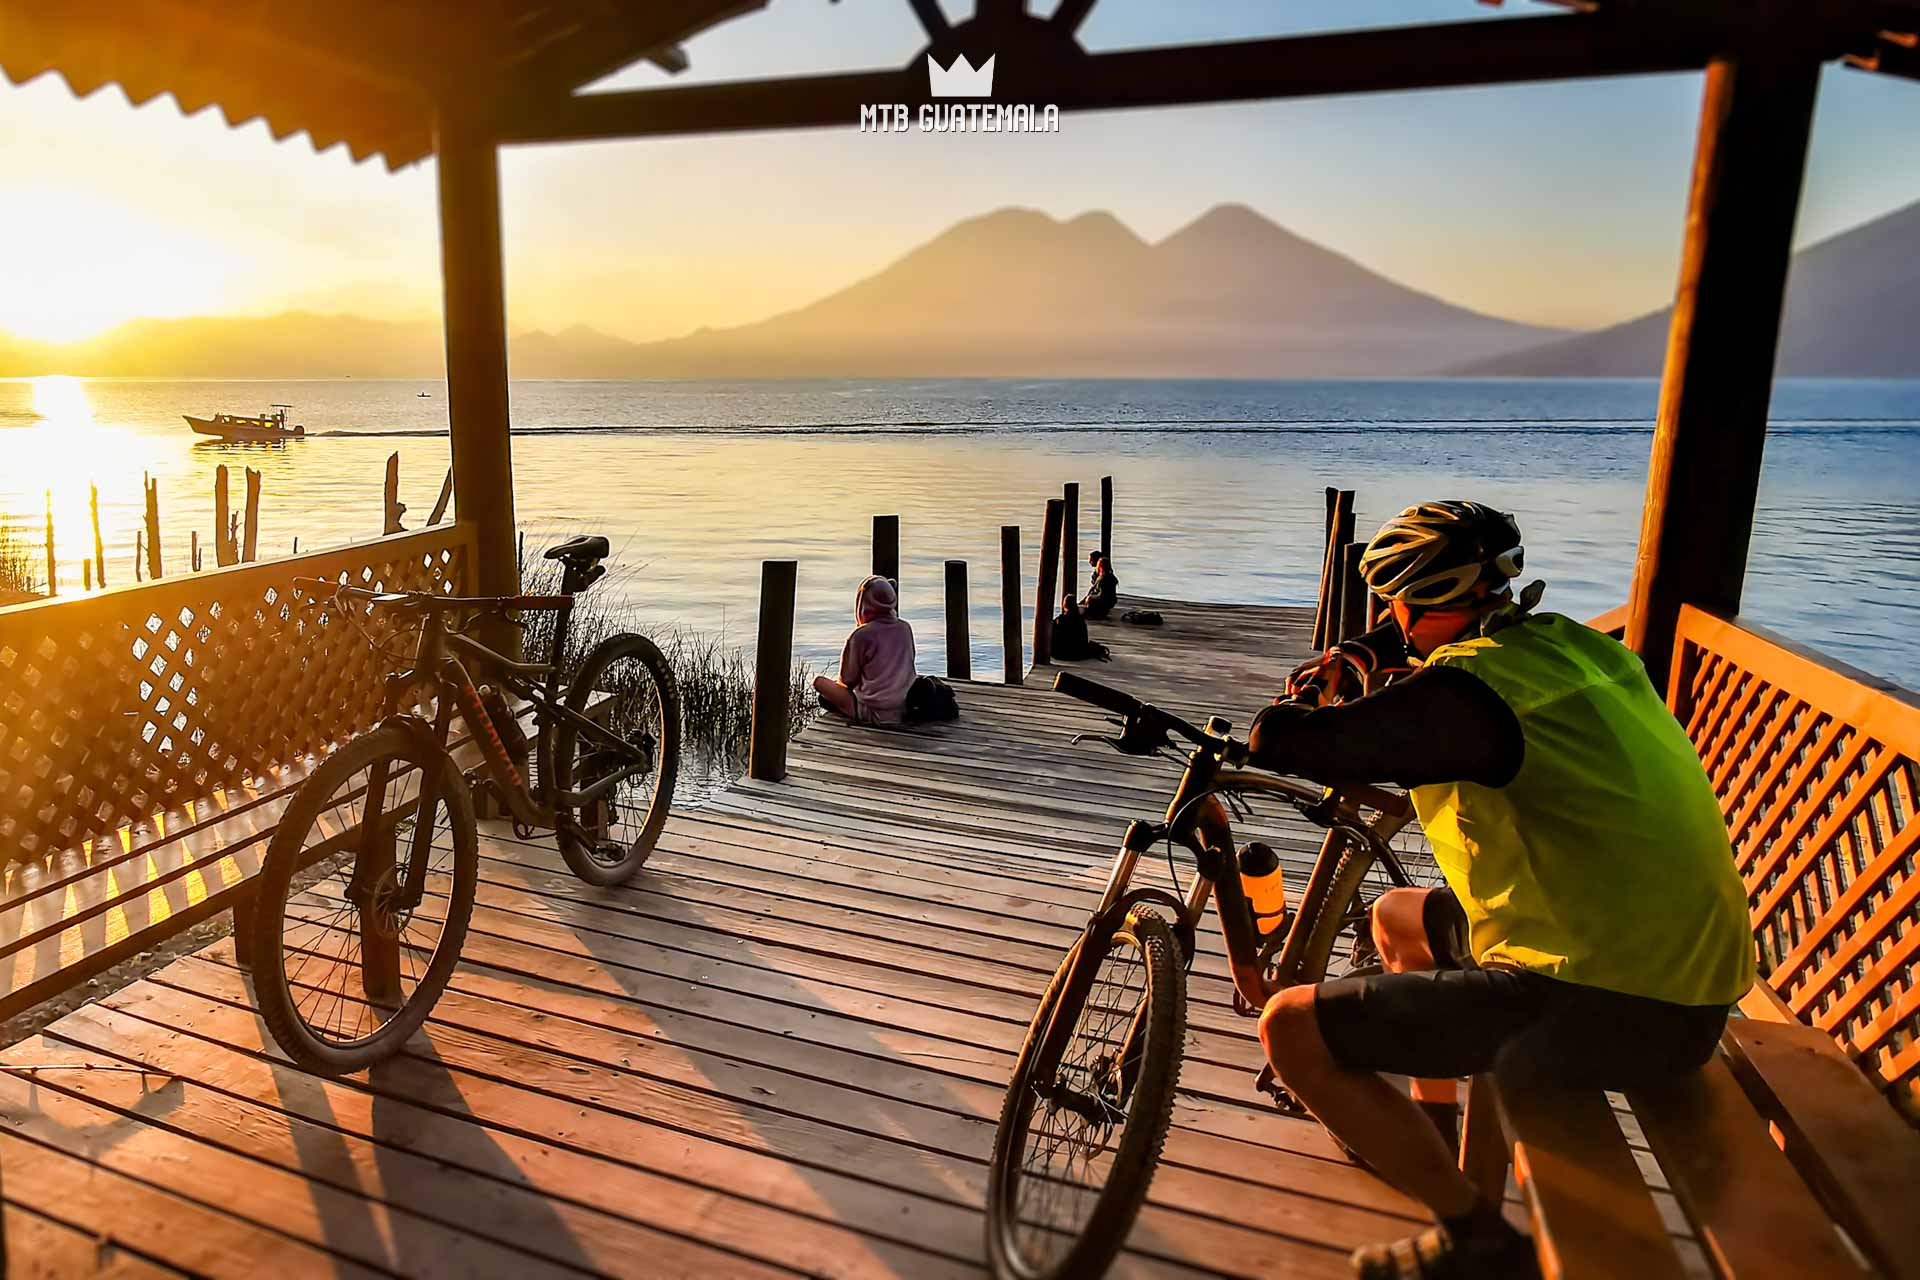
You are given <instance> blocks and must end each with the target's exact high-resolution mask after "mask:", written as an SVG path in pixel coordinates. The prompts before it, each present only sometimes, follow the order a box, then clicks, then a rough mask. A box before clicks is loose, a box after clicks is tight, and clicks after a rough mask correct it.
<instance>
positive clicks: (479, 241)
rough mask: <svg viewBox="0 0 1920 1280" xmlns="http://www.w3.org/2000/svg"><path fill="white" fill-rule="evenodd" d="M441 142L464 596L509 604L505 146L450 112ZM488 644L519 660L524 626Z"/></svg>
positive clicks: (516, 576)
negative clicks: (465, 534)
mask: <svg viewBox="0 0 1920 1280" xmlns="http://www.w3.org/2000/svg"><path fill="white" fill-rule="evenodd" d="M434 135H435V136H434V143H435V146H434V150H435V152H436V153H437V157H438V159H437V163H436V166H435V168H436V173H437V175H438V181H439V196H440V275H441V283H442V287H443V294H444V304H443V308H442V314H443V315H444V316H445V317H446V331H447V417H448V424H449V427H450V435H451V443H452V447H453V493H454V508H455V513H456V515H457V516H458V518H459V519H461V520H465V521H467V522H469V523H470V524H471V525H472V526H473V531H474V549H473V559H472V563H471V565H470V567H469V573H468V581H466V582H465V583H463V584H462V587H461V589H462V590H465V591H470V592H472V593H473V594H475V595H483V596H510V595H514V594H516V593H517V592H518V591H519V590H520V569H519V565H518V564H517V563H516V562H515V560H514V554H513V534H514V518H513V448H512V445H513V442H512V437H511V435H510V434H509V428H508V415H507V311H506V290H505V286H504V284H503V282H502V272H501V265H500V157H499V147H498V144H497V143H496V141H495V140H494V138H493V137H492V136H491V134H489V133H488V132H487V130H486V128H485V127H484V126H483V125H482V124H481V123H480V122H479V121H478V119H477V118H475V117H470V116H465V115H461V114H459V113H458V112H457V111H455V110H451V109H448V108H445V107H443V108H442V110H441V112H440V114H439V116H438V117H436V119H435V122H434ZM481 638H482V639H484V640H485V641H486V642H488V643H490V644H492V645H493V646H494V647H495V648H496V649H497V650H499V651H500V652H502V653H505V654H506V655H507V656H508V657H517V656H518V655H519V653H520V634H519V628H517V627H514V626H511V625H509V624H507V623H506V622H505V621H504V620H502V621H501V622H499V623H498V624H493V625H488V626H486V627H484V628H483V633H482V636H481Z"/></svg>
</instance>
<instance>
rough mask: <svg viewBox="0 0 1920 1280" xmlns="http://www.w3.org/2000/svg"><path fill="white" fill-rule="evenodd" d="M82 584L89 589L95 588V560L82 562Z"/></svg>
mask: <svg viewBox="0 0 1920 1280" xmlns="http://www.w3.org/2000/svg"><path fill="white" fill-rule="evenodd" d="M80 584H81V586H83V587H84V588H85V589H86V590H88V591H91V590H93V561H91V560H82V561H81V562H80Z"/></svg>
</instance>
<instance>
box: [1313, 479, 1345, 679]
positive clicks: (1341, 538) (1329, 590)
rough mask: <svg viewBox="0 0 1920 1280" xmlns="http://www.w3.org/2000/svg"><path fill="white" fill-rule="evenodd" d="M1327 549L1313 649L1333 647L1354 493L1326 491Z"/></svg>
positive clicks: (1316, 609)
mask: <svg viewBox="0 0 1920 1280" xmlns="http://www.w3.org/2000/svg"><path fill="white" fill-rule="evenodd" d="M1326 538H1327V541H1326V546H1325V551H1324V552H1323V554H1322V556H1321V560H1320V600H1319V603H1318V604H1317V605H1316V606H1315V608H1314V614H1313V647H1314V648H1315V649H1316V650H1318V649H1326V648H1330V647H1331V646H1332V645H1333V644H1334V643H1335V642H1334V639H1333V631H1334V627H1335V625H1336V623H1337V622H1338V614H1336V613H1335V612H1334V609H1333V605H1334V601H1335V598H1336V597H1337V595H1338V593H1339V589H1340V586H1339V570H1340V558H1339V557H1340V548H1342V547H1344V546H1346V545H1347V543H1349V542H1352V541H1353V490H1351V489H1333V488H1329V489H1328V490H1327V531H1326Z"/></svg>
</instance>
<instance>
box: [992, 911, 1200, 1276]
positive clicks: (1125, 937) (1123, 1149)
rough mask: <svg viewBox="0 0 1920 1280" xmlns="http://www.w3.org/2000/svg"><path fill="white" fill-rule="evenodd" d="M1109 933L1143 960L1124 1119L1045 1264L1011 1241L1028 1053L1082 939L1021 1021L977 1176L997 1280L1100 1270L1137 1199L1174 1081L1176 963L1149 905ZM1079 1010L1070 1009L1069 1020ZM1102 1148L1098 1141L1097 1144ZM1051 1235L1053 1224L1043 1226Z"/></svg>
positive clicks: (1028, 1098)
mask: <svg viewBox="0 0 1920 1280" xmlns="http://www.w3.org/2000/svg"><path fill="white" fill-rule="evenodd" d="M1114 942H1115V943H1117V944H1122V945H1133V946H1137V947H1138V948H1139V951H1140V955H1141V958H1142V961H1143V963H1144V966H1145V971H1146V976H1145V980H1144V983H1143V991H1144V993H1145V999H1146V1002H1147V1008H1146V1015H1145V1022H1144V1028H1143V1031H1144V1040H1143V1048H1142V1050H1141V1052H1140V1065H1139V1069H1138V1073H1137V1074H1136V1076H1135V1079H1134V1085H1133V1089H1132V1091H1131V1093H1130V1095H1128V1096H1127V1097H1126V1098H1125V1099H1124V1104H1125V1108H1126V1120H1125V1123H1124V1124H1123V1125H1122V1126H1121V1130H1120V1138H1119V1142H1118V1144H1117V1146H1115V1147H1114V1155H1113V1160H1112V1164H1111V1167H1110V1170H1109V1172H1108V1175H1107V1178H1106V1182H1105V1185H1104V1186H1103V1187H1101V1188H1100V1190H1099V1193H1098V1195H1097V1196H1096V1198H1095V1201H1094V1204H1093V1207H1092V1208H1091V1210H1090V1211H1089V1212H1088V1213H1087V1215H1086V1220H1085V1223H1084V1225H1082V1226H1081V1227H1080V1228H1079V1230H1078V1232H1077V1234H1076V1235H1075V1236H1074V1238H1073V1239H1072V1241H1071V1243H1070V1244H1069V1245H1068V1246H1067V1248H1066V1251H1065V1252H1064V1254H1062V1256H1060V1257H1059V1258H1058V1259H1056V1260H1055V1261H1053V1262H1051V1263H1050V1264H1044V1265H1035V1264H1034V1263H1033V1262H1032V1261H1031V1260H1030V1258H1029V1257H1028V1256H1027V1255H1026V1253H1025V1252H1024V1251H1023V1250H1022V1248H1021V1229H1022V1220H1021V1215H1020V1206H1019V1194H1020V1191H1021V1186H1022V1184H1023V1183H1024V1182H1027V1181H1030V1180H1032V1179H1030V1178H1029V1175H1028V1174H1027V1172H1026V1171H1025V1169H1024V1168H1022V1167H1016V1161H1019V1160H1020V1158H1021V1154H1022V1152H1023V1150H1024V1145H1025V1141H1026V1138H1027V1135H1028V1132H1029V1130H1030V1129H1031V1126H1032V1123H1033V1117H1034V1114H1035V1113H1036V1112H1037V1111H1038V1110H1039V1109H1040V1108H1039V1106H1037V1105H1036V1103H1037V1102H1038V1099H1037V1096H1036V1095H1035V1093H1034V1092H1033V1087H1032V1086H1033V1081H1032V1076H1033V1068H1034V1060H1033V1059H1034V1054H1035V1053H1036V1052H1037V1051H1038V1048H1039V1041H1040V1037H1041V1035H1042V1034H1043V1033H1044V1032H1045V1030H1046V1028H1047V1026H1048V1025H1049V1023H1050V1022H1051V1020H1052V1017H1053V1016H1054V1015H1053V1009H1054V1006H1055V1005H1056V1004H1057V1003H1058V1001H1059V999H1060V995H1061V989H1062V984H1063V983H1064V981H1065V979H1066V975H1067V971H1068V969H1069V968H1070V967H1071V966H1072V964H1073V960H1074V957H1075V955H1077V954H1078V952H1079V947H1080V946H1082V945H1084V939H1083V940H1082V942H1081V943H1079V944H1076V945H1075V948H1074V950H1073V951H1071V952H1069V953H1068V955H1067V958H1066V959H1065V960H1064V961H1062V962H1061V965H1060V968H1059V969H1058V970H1057V971H1056V972H1055V973H1054V976H1053V980H1052V981H1051V982H1050V983H1049V984H1048V986H1047V990H1046V994H1045V995H1043V996H1042V997H1041V1000H1040V1005H1039V1008H1037V1009H1036V1010H1035V1011H1034V1016H1033V1021H1032V1023H1031V1024H1030V1025H1029V1026H1028V1028H1027V1038H1026V1043H1025V1044H1024V1045H1023V1046H1022V1047H1021V1050H1020V1056H1019V1058H1018V1059H1017V1061H1016V1062H1015V1065H1014V1071H1013V1079H1012V1080H1011V1081H1010V1082H1009V1083H1008V1086H1007V1095H1006V1100H1005V1101H1004V1102H1003V1103H1002V1105H1001V1110H1000V1122H999V1126H998V1127H997V1128H996V1130H995V1132H994V1144H993V1160H992V1164H991V1166H990V1168H989V1172H988V1182H987V1223H986V1233H987V1257H988V1261H989V1263H990V1265H991V1267H992V1269H993V1274H994V1275H995V1276H996V1277H998V1278H999V1280H1080V1278H1082V1277H1093V1276H1098V1275H1101V1274H1103V1273H1104V1272H1105V1271H1106V1269H1107V1267H1108V1266H1109V1264H1111V1263H1112V1261H1113V1258H1114V1256H1115V1255H1116V1254H1117V1253H1118V1252H1119V1251H1120V1248H1121V1246H1122V1245H1123V1244H1124V1243H1125V1242H1126V1237H1127V1232H1128V1231H1129V1230H1130V1229H1131V1228H1132V1226H1133V1222H1134V1219H1135V1218H1136V1217H1137V1216H1138V1215H1139V1213H1140V1207H1141V1205H1142V1204H1143V1203H1144V1202H1145V1201H1146V1198H1147V1190H1148V1187H1149V1185H1150V1184H1151V1183H1152V1181H1153V1174H1154V1169H1155V1168H1156V1166H1157V1165H1158V1163H1159V1160H1160V1152H1161V1149H1162V1148H1163V1147H1164V1146H1165V1144H1166V1139H1167V1129H1168V1126H1169V1125H1170V1124H1171V1123H1172V1120H1173V1100H1174V1090H1175V1088H1176V1087H1177V1086H1178V1084H1179V1081H1180V1064H1181V1059H1182V1055H1183V1052H1184V1040H1185V1028H1186V997H1187V989H1186V967H1185V965H1184V964H1183V963H1182V956H1181V951H1180V947H1179V944H1178V943H1176V942H1175V941H1174V937H1173V931H1172V930H1171V929H1169V928H1168V927H1167V924H1166V922H1165V921H1164V920H1162V919H1161V918H1160V917H1159V916H1158V915H1155V914H1154V913H1153V912H1151V911H1136V912H1135V913H1134V914H1133V915H1132V916H1131V917H1130V919H1129V920H1128V922H1127V923H1126V924H1124V925H1123V926H1122V927H1121V928H1120V929H1119V930H1118V931H1117V932H1116V933H1115V935H1114ZM1083 1012H1084V1002H1083V1008H1082V1009H1081V1010H1075V1011H1074V1012H1073V1016H1074V1018H1075V1019H1076V1022H1075V1027H1076V1030H1077V1029H1078V1027H1079V1021H1078V1019H1079V1018H1080V1017H1081V1016H1082V1014H1083ZM1105 1148H1106V1143H1105V1141H1104V1140H1103V1141H1102V1144H1101V1149H1102V1150H1104V1149H1105ZM1052 1234H1059V1233H1052Z"/></svg>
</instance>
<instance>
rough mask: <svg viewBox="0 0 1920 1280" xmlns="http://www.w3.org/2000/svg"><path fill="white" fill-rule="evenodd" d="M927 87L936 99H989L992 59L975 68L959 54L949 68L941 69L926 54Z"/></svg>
mask: <svg viewBox="0 0 1920 1280" xmlns="http://www.w3.org/2000/svg"><path fill="white" fill-rule="evenodd" d="M927 86H928V89H929V90H930V91H931V92H932V94H933V96H934V97H936V98H991V97H992V96H993V59H992V58H988V59H987V60H986V61H985V62H983V63H981V64H980V65H979V66H978V67H975V66H974V65H973V64H972V63H971V62H968V61H967V55H966V54H964V53H959V54H955V55H954V58H953V65H952V66H951V67H943V66H941V65H940V64H939V63H937V62H935V61H934V60H933V55H932V54H928V55H927Z"/></svg>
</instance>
